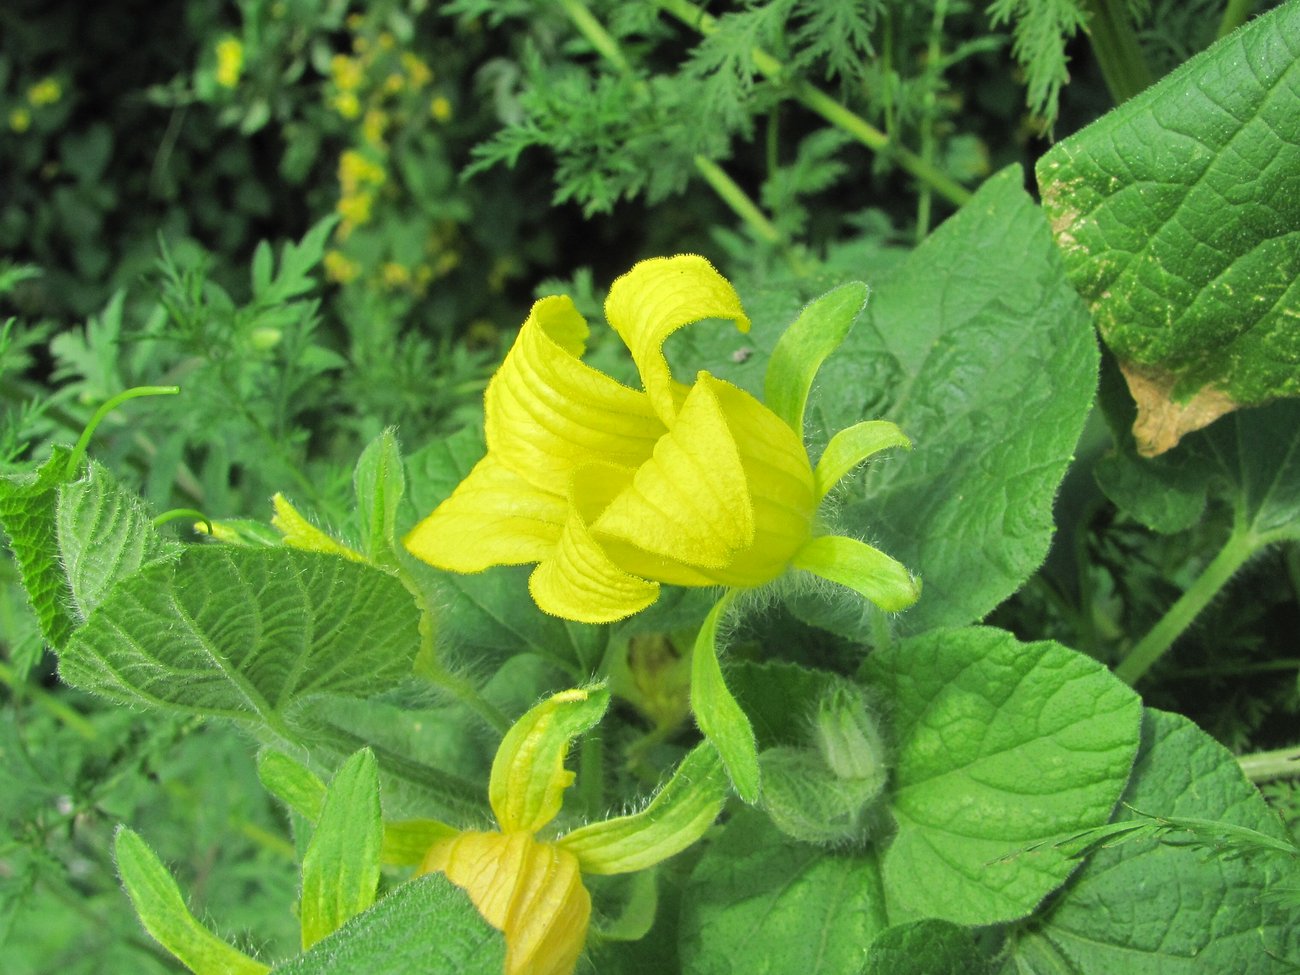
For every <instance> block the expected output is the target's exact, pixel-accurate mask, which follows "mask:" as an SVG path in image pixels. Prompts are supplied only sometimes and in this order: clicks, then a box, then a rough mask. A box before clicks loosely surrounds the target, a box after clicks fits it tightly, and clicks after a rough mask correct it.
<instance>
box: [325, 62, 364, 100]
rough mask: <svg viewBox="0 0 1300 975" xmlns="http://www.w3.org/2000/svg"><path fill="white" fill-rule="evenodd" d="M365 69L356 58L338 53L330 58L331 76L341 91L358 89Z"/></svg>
mask: <svg viewBox="0 0 1300 975" xmlns="http://www.w3.org/2000/svg"><path fill="white" fill-rule="evenodd" d="M363 75H364V71H363V70H362V68H361V64H360V62H358V61H357V59H356V58H350V57H348V56H347V55H346V54H336V55H334V57H332V58H330V76H331V77H332V78H333V79H334V86H335V87H336V88H338V90H339V91H356V90H357V89H358V88H360V87H361V81H362V77H363Z"/></svg>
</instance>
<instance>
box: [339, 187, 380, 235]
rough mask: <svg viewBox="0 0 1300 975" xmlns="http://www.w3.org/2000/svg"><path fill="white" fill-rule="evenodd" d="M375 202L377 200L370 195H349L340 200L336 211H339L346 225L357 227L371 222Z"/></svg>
mask: <svg viewBox="0 0 1300 975" xmlns="http://www.w3.org/2000/svg"><path fill="white" fill-rule="evenodd" d="M374 202H375V198H374V196H372V195H371V194H370V193H355V194H349V195H347V196H344V197H342V198H340V200H339V202H338V203H337V204H335V206H334V209H335V210H337V211H338V214H339V216H341V217H342V218H343V222H344V223H346V224H348V225H349V226H351V227H355V226H357V225H359V224H363V223H367V222H369V220H370V210H371V207H372V206H373V205H374Z"/></svg>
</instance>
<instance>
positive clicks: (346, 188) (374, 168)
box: [339, 149, 388, 193]
mask: <svg viewBox="0 0 1300 975" xmlns="http://www.w3.org/2000/svg"><path fill="white" fill-rule="evenodd" d="M387 178H388V175H387V173H385V172H384V167H383V166H381V165H379V163H377V162H374V161H372V160H370V159H367V158H366V157H365V156H364V155H362V154H361V153H360V152H358V151H357V150H355V149H344V150H343V152H342V154H341V155H340V156H339V184H340V185H341V186H342V187H343V192H344V193H355V192H356V191H357V189H358V187H360V186H361V185H362V184H367V183H368V184H370V185H371V186H382V185H383V184H384V180H386V179H387Z"/></svg>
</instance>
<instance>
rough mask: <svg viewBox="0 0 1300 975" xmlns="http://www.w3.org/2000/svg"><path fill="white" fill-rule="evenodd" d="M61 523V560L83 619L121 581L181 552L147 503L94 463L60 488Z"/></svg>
mask: <svg viewBox="0 0 1300 975" xmlns="http://www.w3.org/2000/svg"><path fill="white" fill-rule="evenodd" d="M56 524H57V533H58V540H59V557H60V561H61V563H62V566H63V572H64V574H65V575H66V576H67V580H68V587H69V589H70V590H71V592H72V598H73V602H74V604H75V606H76V611H77V615H78V617H79V618H80V619H81V620H84V619H85V618H86V617H87V616H89V615H90V613H91V611H92V610H93V609H94V608H95V607H96V606H98V605H99V604H100V603H101V602H103V601H104V598H105V597H106V596H107V595H108V593H109V592H110V591H111V590H112V588H113V586H114V585H116V584H117V583H118V582H120V581H121V580H123V579H125V578H126V577H128V576H130V575H131V574H132V573H134V572H136V571H138V570H139V569H140V568H142V567H143V566H146V565H150V564H152V563H154V562H162V561H167V560H170V559H174V558H176V557H177V556H179V555H180V552H181V547H180V545H179V544H178V543H176V542H174V541H169V540H167V539H164V538H163V537H162V536H161V535H159V533H158V530H157V529H156V528H154V526H153V520H152V518H151V517H150V515H149V512H148V511H147V510H145V506H144V502H143V501H141V500H140V498H138V497H137V496H136V495H134V494H131V493H130V492H127V491H124V490H122V489H121V488H120V487H119V486H118V484H117V481H116V479H115V478H114V477H113V475H112V474H110V473H109V472H108V470H107V469H106V468H105V467H104V466H103V465H101V464H99V463H96V462H95V461H93V460H92V461H90V462H88V464H87V465H86V470H85V473H84V474H83V475H82V476H81V477H80V478H78V479H77V480H75V481H72V482H70V483H68V484H64V485H62V486H61V487H60V488H59V496H58V506H57V519H56Z"/></svg>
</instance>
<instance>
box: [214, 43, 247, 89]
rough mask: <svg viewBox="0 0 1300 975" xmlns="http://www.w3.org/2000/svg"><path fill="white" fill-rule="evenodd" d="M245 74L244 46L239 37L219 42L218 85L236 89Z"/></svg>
mask: <svg viewBox="0 0 1300 975" xmlns="http://www.w3.org/2000/svg"><path fill="white" fill-rule="evenodd" d="M243 73H244V45H243V43H242V42H241V41H240V40H239V38H237V37H223V38H222V39H221V40H219V41H217V72H216V74H217V84H219V85H221V87H223V88H234V87H235V86H236V85H237V84H239V78H240V75H242V74H243Z"/></svg>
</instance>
